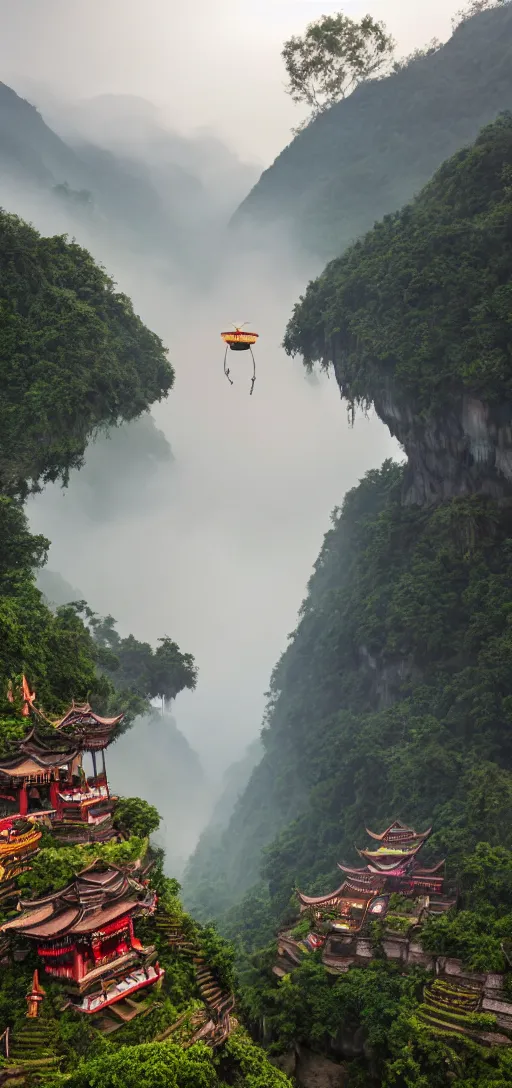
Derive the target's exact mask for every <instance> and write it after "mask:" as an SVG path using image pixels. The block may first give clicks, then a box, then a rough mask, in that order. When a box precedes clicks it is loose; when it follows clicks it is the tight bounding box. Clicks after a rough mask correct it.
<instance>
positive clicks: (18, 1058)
mask: <svg viewBox="0 0 512 1088" xmlns="http://www.w3.org/2000/svg"><path fill="white" fill-rule="evenodd" d="M56 1028H57V1025H56V1022H55V1021H53V1020H45V1019H44V1017H42V1018H40V1017H37V1019H33V1020H29V1019H26V1020H25V1021H24V1022H23V1024H22V1025H21V1026H20V1027H19V1028H18V1029H17V1030H15V1031H14V1032H13V1034H12V1037H11V1044H10V1047H9V1059H8V1061H7V1062H6V1064H5V1066H4V1067H3V1068H2V1069H1V1070H0V1073H1V1074H2V1078H1V1081H0V1083H1V1085H2V1088H10V1085H11V1084H12V1085H13V1086H14V1084H16V1085H19V1086H20V1088H21V1085H24V1084H26V1083H27V1081H28V1078H29V1077H30V1080H31V1081H32V1080H33V1079H34V1077H35V1076H36V1074H40V1075H43V1074H46V1073H50V1072H51V1071H52V1070H57V1069H58V1068H59V1066H60V1063H61V1060H62V1059H61V1056H60V1055H59V1054H57V1053H56V1051H55V1041H56Z"/></svg>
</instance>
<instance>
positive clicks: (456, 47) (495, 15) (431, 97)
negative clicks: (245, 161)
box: [232, 4, 512, 259]
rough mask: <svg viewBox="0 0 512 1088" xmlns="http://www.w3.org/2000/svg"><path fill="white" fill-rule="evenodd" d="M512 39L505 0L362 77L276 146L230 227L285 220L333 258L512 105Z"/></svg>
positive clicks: (511, 14)
mask: <svg viewBox="0 0 512 1088" xmlns="http://www.w3.org/2000/svg"><path fill="white" fill-rule="evenodd" d="M511 47H512V6H511V5H509V4H505V5H504V6H500V7H497V8H495V9H493V10H490V11H483V12H481V13H480V14H478V15H475V16H474V17H473V18H471V19H468V20H466V21H464V22H463V23H462V24H461V25H460V26H459V27H458V28H457V29H456V30H455V32H454V34H453V36H452V38H451V39H450V40H449V41H448V42H447V43H446V44H445V45H444V46H442V47H441V48H440V49H439V50H437V51H436V52H434V53H432V54H431V55H429V56H423V57H421V56H420V57H419V58H416V59H414V60H412V62H411V63H410V64H408V66H407V67H405V68H404V69H403V70H401V71H398V72H396V73H395V74H392V75H390V76H388V77H387V78H385V79H382V80H378V81H374V82H370V83H367V84H363V85H361V86H360V87H358V88H357V90H356V91H355V92H354V93H353V94H351V95H350V96H349V97H348V98H347V99H345V100H344V101H342V102H340V103H338V104H337V105H335V106H333V107H332V108H331V109H329V110H328V111H327V112H326V113H324V114H322V115H321V116H320V117H318V118H317V119H316V120H315V121H313V122H312V123H311V124H310V125H309V126H308V127H307V128H306V129H305V130H304V131H303V132H301V133H299V135H298V136H296V138H295V139H294V140H293V141H292V142H291V143H290V144H289V146H288V147H287V148H285V150H284V151H282V152H281V154H280V155H279V156H278V158H277V159H276V160H275V162H274V163H273V165H272V166H270V167H269V168H268V169H267V170H266V171H265V172H264V173H263V174H262V176H261V178H260V180H259V181H258V183H257V185H256V186H255V187H254V188H253V189H252V191H251V193H250V194H249V195H248V197H247V198H246V200H245V201H244V202H243V203H242V204H241V206H240V208H239V209H238V211H237V213H236V214H235V216H234V218H233V220H232V224H233V228H235V227H240V228H243V226H244V224H254V225H256V226H257V225H259V224H262V225H263V224H272V223H278V222H279V223H283V224H285V225H287V226H288V228H289V230H290V232H291V235H292V236H293V239H294V241H295V242H297V241H300V242H302V244H303V245H304V246H305V248H306V249H308V250H310V251H311V252H312V253H314V254H318V255H319V256H320V257H322V258H324V259H329V258H330V257H335V256H337V255H338V254H339V253H341V252H342V250H343V249H344V248H345V247H346V246H347V245H348V244H349V243H351V242H352V241H353V240H354V239H356V238H357V237H359V236H360V235H361V234H362V233H364V231H366V230H368V229H369V228H370V227H371V226H372V224H373V223H374V222H375V221H376V220H377V219H380V218H381V217H382V216H383V215H385V214H387V213H389V212H394V211H395V210H396V209H397V208H399V207H400V206H401V205H402V204H403V203H404V202H405V201H407V200H410V199H411V198H412V197H413V195H414V194H415V193H416V192H418V191H419V189H420V188H421V187H422V186H423V185H424V184H425V183H426V182H427V180H428V179H429V178H430V177H431V175H432V174H433V173H434V171H435V170H436V169H437V168H438V167H439V166H440V165H441V163H442V162H443V160H444V159H446V158H448V157H449V156H450V155H452V154H453V153H454V152H455V151H457V150H458V149H459V148H460V147H463V146H464V145H465V144H466V143H468V142H470V141H472V140H474V139H475V137H476V135H477V133H478V131H479V129H480V128H481V127H482V126H483V125H485V124H487V123H488V122H490V121H492V120H494V118H495V117H496V115H497V114H498V112H499V111H500V110H504V109H509V108H512V68H511V66H510V50H511Z"/></svg>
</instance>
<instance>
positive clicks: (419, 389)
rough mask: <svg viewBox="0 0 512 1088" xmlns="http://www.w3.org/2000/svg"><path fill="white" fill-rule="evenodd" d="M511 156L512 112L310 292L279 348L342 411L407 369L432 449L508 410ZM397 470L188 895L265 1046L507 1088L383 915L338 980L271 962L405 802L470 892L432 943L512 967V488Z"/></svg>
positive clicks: (441, 950) (370, 479) (354, 502)
mask: <svg viewBox="0 0 512 1088" xmlns="http://www.w3.org/2000/svg"><path fill="white" fill-rule="evenodd" d="M511 171H512V116H510V115H503V116H501V117H500V118H499V119H498V120H497V121H496V122H495V123H493V124H492V125H491V126H489V127H488V128H486V129H484V130H483V132H482V134H481V135H480V137H479V138H478V139H477V141H476V144H475V146H474V147H472V148H470V149H468V150H466V151H463V152H459V153H458V154H457V155H456V156H455V158H454V159H452V160H451V161H450V162H448V163H447V164H446V165H445V166H444V167H442V168H441V170H440V171H439V172H438V174H437V175H436V176H435V178H434V179H433V181H432V182H431V183H430V185H429V186H427V188H426V189H425V190H424V192H423V193H422V194H421V195H420V196H419V197H418V198H417V199H416V200H415V202H414V203H413V204H412V205H411V206H410V207H408V208H406V209H404V211H403V212H401V213H399V214H397V215H393V216H389V217H387V218H386V219H385V221H384V222H383V223H382V224H379V225H378V226H377V227H375V229H374V230H373V231H372V232H371V233H370V234H369V235H368V236H367V237H366V238H365V239H364V240H363V241H362V242H360V243H357V244H356V245H355V246H353V247H352V249H351V250H349V251H348V253H347V254H345V256H344V257H341V258H340V259H339V260H337V261H335V262H332V264H331V265H330V266H328V268H327V270H326V272H325V274H324V275H323V276H321V277H320V279H319V280H318V281H316V282H315V283H314V284H311V285H310V287H309V288H308V292H307V294H306V297H305V299H303V300H301V302H300V303H299V305H298V306H297V308H296V311H295V314H294V316H293V318H292V321H291V323H290V326H289V328H288V333H287V339H286V347H287V349H288V350H289V352H290V353H292V354H293V353H298V354H301V355H302V356H303V358H304V361H305V363H306V365H309V364H311V363H312V362H313V361H317V360H319V361H321V362H323V363H324V364H327V365H329V363H330V362H332V361H334V364H335V369H336V377H337V379H338V382H339V384H340V385H341V387H342V392H343V393H344V394H345V396H346V397H347V398H348V399H349V401H350V402H351V404H352V406H354V405H355V404H357V403H361V404H362V405H363V407H366V406H367V405H368V404H370V403H372V402H373V400H374V399H377V398H378V397H379V395H380V396H383V395H384V394H385V392H386V390H388V391H389V389H390V383H392V382H393V383H394V385H393V397H394V395H395V387H396V388H397V389H398V390H399V392H398V393H397V397H398V398H399V405H400V410H401V411H402V412H403V416H402V418H404V417H406V418H410V419H412V420H413V421H416V420H418V419H420V417H421V413H424V415H425V416H426V415H427V413H428V412H430V413H431V417H432V418H435V419H436V420H437V424H438V427H439V432H440V434H441V439H440V441H442V419H443V418H444V416H443V413H446V414H448V413H449V411H450V407H451V406H452V405H453V403H455V402H456V401H457V399H458V398H459V399H460V397H461V396H462V394H463V393H464V392H468V393H469V394H470V395H471V394H475V395H479V396H480V397H481V398H482V399H483V400H484V402H485V403H486V404H491V405H493V406H494V410H495V411H496V412H498V414H499V418H500V419H503V420H505V419H508V418H509V413H510V393H511V389H510V362H511V359H510V338H511V336H510V334H511V327H510V312H511V307H510V302H511V299H512V296H511V294H510V279H511V273H512V268H511V266H510V239H511V237H512V235H511V222H512V220H511V211H512V205H511V203H510V194H511V191H512V190H511V187H510V179H511V177H512V173H511ZM407 413H409V416H408V417H407ZM406 471H407V467H406V466H405V465H400V464H396V463H394V462H392V461H386V462H385V463H384V464H383V465H382V467H381V468H380V469H379V470H373V471H371V472H369V473H367V474H366V476H365V477H364V478H363V479H362V480H361V482H360V483H359V485H358V486H357V487H355V488H353V489H352V490H351V491H350V492H349V493H348V494H347V495H346V496H345V499H344V501H343V504H342V506H341V508H340V509H336V510H335V511H334V513H333V516H332V527H331V529H330V530H329V532H328V533H327V534H326V537H325V539H324V543H323V546H322V549H321V552H320V555H319V558H318V560H317V562H316V564H315V568H314V572H313V575H312V577H311V579H310V582H309V585H308V592H307V596H306V599H305V600H304V602H303V604H302V607H301V610H300V615H299V622H298V625H297V628H296V631H295V632H294V633H293V634H292V635H291V636H290V638H289V645H288V647H287V649H286V650H285V652H284V654H283V655H282V657H281V659H280V661H279V662H278V664H277V665H276V668H275V669H274V672H273V675H272V678H271V684H270V692H269V700H268V706H267V712H266V718H265V721H264V726H263V730H262V743H263V747H264V755H263V759H262V761H261V763H260V764H259V765H258V767H256V769H255V770H254V772H253V774H252V776H251V779H250V781H249V783H248V786H247V789H246V790H245V793H244V794H243V795H242V796H241V797H240V799H239V800H238V802H237V804H236V806H235V809H234V812H233V816H232V819H231V821H230V823H229V825H228V827H227V828H226V829H225V830H224V831H223V833H222V834H221V835H217V837H216V839H215V842H214V848H213V849H212V850H211V852H210V854H209V855H208V854H207V852H206V851H205V849H204V847H203V846H202V845H201V844H200V846H199V848H198V850H197V851H196V854H195V856H194V857H193V859H192V860H191V863H190V865H189V868H188V871H187V876H186V885H185V893H186V902H187V904H188V905H189V906H190V908H191V909H193V910H194V912H195V913H196V914H197V915H198V916H199V917H201V918H202V919H207V918H208V917H216V918H217V919H219V924H220V926H221V929H222V932H223V933H224V934H225V935H227V936H229V937H231V938H232V939H233V940H234V941H235V942H236V944H237V949H238V962H239V978H240V988H241V1007H242V1008H243V1010H244V1015H245V1017H246V1021H247V1023H248V1024H249V1025H250V1026H251V1028H252V1030H253V1032H254V1033H256V1035H257V1036H258V1035H259V1037H261V1038H265V1040H266V1042H267V1043H270V1045H271V1047H272V1049H273V1050H274V1052H275V1053H279V1054H281V1053H283V1052H284V1051H286V1050H287V1049H289V1048H290V1047H292V1046H296V1045H297V1044H302V1045H304V1046H306V1047H308V1048H310V1049H311V1050H313V1051H318V1052H320V1053H322V1054H323V1055H325V1056H330V1057H332V1058H334V1059H335V1060H338V1061H340V1060H341V1058H342V1057H343V1056H344V1055H345V1056H346V1050H345V1049H344V1042H345V1043H346V1037H347V1033H348V1037H349V1040H351V1042H350V1046H352V1055H353V1057H352V1060H350V1061H349V1062H348V1063H347V1065H348V1068H347V1076H348V1083H349V1085H351V1086H352V1085H353V1086H357V1088H362V1086H363V1085H364V1086H365V1088H366V1086H368V1085H370V1084H372V1085H373V1084H375V1085H379V1088H382V1086H383V1088H391V1086H393V1088H432V1086H433V1088H448V1085H456V1086H459V1088H476V1086H477V1085H478V1086H485V1088H491V1086H492V1088H505V1085H506V1084H509V1083H510V1079H511V1076H512V1066H511V1058H510V1050H508V1049H507V1048H504V1049H496V1050H492V1051H491V1050H486V1049H485V1048H483V1047H481V1046H479V1045H477V1044H476V1043H475V1042H474V1041H473V1040H471V1039H469V1038H461V1036H460V1035H457V1032H456V1030H455V1027H454V1031H453V1033H450V1032H448V1033H447V1034H443V1033H442V1032H437V1033H432V1031H431V1030H429V1029H427V1028H426V1027H425V1023H424V1021H423V1020H422V1019H421V1016H420V1015H419V1006H420V1004H421V1002H422V1000H423V986H424V982H425V978H426V976H425V975H424V974H423V973H422V972H421V971H419V970H418V969H415V970H414V971H411V972H407V973H403V971H402V972H401V971H400V970H398V969H397V968H396V967H395V966H393V965H391V964H388V963H387V962H385V960H384V959H383V956H382V952H381V951H380V952H379V949H380V944H379V941H380V939H381V936H382V934H381V932H380V931H379V932H380V936H379V932H377V931H373V932H372V940H373V942H374V953H375V956H376V962H375V963H374V964H373V966H372V967H371V968H370V969H364V970H359V969H355V970H352V971H350V972H349V973H348V975H347V976H345V977H341V978H336V976H334V977H333V976H329V975H328V974H327V973H326V971H325V969H324V968H323V966H322V964H321V962H320V955H319V954H318V953H316V954H311V955H309V956H307V958H306V960H305V961H304V962H303V963H302V965H301V967H299V968H298V969H297V970H294V971H293V972H292V973H291V974H290V975H288V976H285V977H284V978H283V979H280V980H278V979H277V978H276V976H275V975H274V974H273V973H272V970H271V969H272V965H273V963H275V957H276V945H275V941H274V936H275V932H276V930H277V928H278V927H279V926H281V925H283V924H284V923H287V924H293V922H294V920H295V921H296V919H297V901H296V898H295V890H296V888H297V887H299V888H300V889H301V890H302V891H304V892H307V893H310V894H322V893H327V892H329V891H334V890H335V888H337V887H338V886H339V885H340V883H341V879H342V878H341V874H340V872H339V870H338V869H337V865H336V863H337V862H338V861H344V862H346V863H347V864H349V865H354V866H357V865H361V860H360V858H359V857H358V855H357V853H356V850H355V847H356V846H359V847H362V846H365V845H366V844H367V840H366V834H365V830H364V829H365V827H369V828H371V829H373V830H374V831H382V830H383V829H384V828H385V827H386V826H388V825H389V824H390V823H391V822H392V821H393V820H394V819H396V818H401V819H403V820H405V821H406V822H407V823H408V824H409V825H410V826H414V827H416V828H417V829H418V830H421V831H422V830H425V829H426V828H427V827H430V826H431V825H433V827H434V833H433V835H432V836H431V838H430V839H429V840H428V843H427V844H426V846H425V848H424V851H423V857H424V861H425V864H426V865H428V864H433V863H434V862H436V861H438V860H439V859H441V858H443V857H444V858H446V861H447V883H448V887H449V886H450V885H451V886H453V887H454V888H455V887H457V888H458V893H459V898H458V905H457V910H451V911H449V912H448V913H446V914H444V915H442V916H440V917H437V918H435V917H432V918H430V919H429V920H428V922H427V923H426V924H425V925H424V926H423V928H422V931H421V935H420V940H421V941H422V943H423V948H424V950H425V951H427V952H431V953H434V954H437V955H444V954H447V955H451V956H455V957H458V958H459V959H460V960H461V961H462V963H463V964H464V965H465V967H466V968H467V969H468V970H472V971H479V972H486V971H496V972H506V971H509V959H510V956H509V951H507V950H509V949H510V947H511V946H510V941H511V938H512V746H511V740H510V738H511V735H512V733H511V726H512V667H511V662H512V654H511V650H512V499H509V498H504V499H500V500H499V501H497V500H495V499H493V498H491V497H490V496H489V495H486V494H478V493H476V494H473V495H471V496H460V497H456V498H453V499H451V500H449V501H445V502H443V503H439V504H437V505H432V506H428V507H421V506H419V505H415V506H411V505H408V506H405V505H404V504H403V501H402V500H403V480H404V474H405V472H406ZM205 841H206V840H205ZM377 929H378V927H377ZM262 950H263V951H262ZM508 988H509V992H512V986H510V984H508ZM475 1016H476V1019H475V1020H474V1022H473V1021H472V1023H473V1026H474V1028H475V1029H476V1028H479V1029H480V1030H482V1031H484V1030H488V1029H489V1028H490V1027H491V1025H492V1024H493V1018H492V1017H489V1015H488V1014H486V1015H485V1016H482V1014H475ZM351 1032H352V1035H351ZM358 1033H359V1035H358ZM356 1036H357V1037H358V1039H359V1042H358V1045H357V1046H356V1045H355V1043H354V1039H355V1038H356Z"/></svg>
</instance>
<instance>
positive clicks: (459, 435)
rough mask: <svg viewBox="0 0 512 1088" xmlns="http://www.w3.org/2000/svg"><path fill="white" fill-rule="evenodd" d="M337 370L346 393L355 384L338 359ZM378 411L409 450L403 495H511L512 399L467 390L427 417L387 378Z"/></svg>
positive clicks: (429, 499)
mask: <svg viewBox="0 0 512 1088" xmlns="http://www.w3.org/2000/svg"><path fill="white" fill-rule="evenodd" d="M334 372H335V375H336V379H337V382H338V385H339V387H340V392H341V394H342V397H343V398H347V399H349V400H350V387H349V386H348V385H347V381H346V378H345V375H344V374H343V371H342V367H341V365H340V363H339V362H336V361H335V363H334ZM373 403H374V407H375V411H376V412H377V415H378V416H379V418H380V419H381V420H382V422H383V423H385V424H386V426H387V427H388V428H389V431H390V432H391V434H392V435H393V438H396V439H397V441H398V442H399V443H400V445H401V446H402V447H403V450H404V452H405V453H406V454H407V467H406V473H405V481H404V496H403V501H404V504H405V505H406V506H408V505H418V506H428V505H430V504H432V503H436V502H444V501H446V500H448V499H453V498H457V497H458V496H461V495H475V494H481V495H489V496H491V497H492V498H494V499H502V498H506V497H509V496H511V495H512V404H507V403H494V404H492V405H491V404H486V403H485V402H484V401H483V400H480V399H478V398H476V397H471V396H469V395H467V394H461V395H459V396H453V397H452V398H451V400H450V401H449V402H448V403H449V408H448V409H446V408H445V409H444V410H443V411H442V412H441V413H439V414H438V415H434V414H432V415H430V416H429V417H427V418H425V416H424V414H422V413H421V412H420V411H419V410H418V409H417V408H416V407H415V405H414V404H409V403H408V402H407V401H406V399H405V398H404V396H403V394H401V393H400V391H399V390H398V389H396V388H395V387H394V383H393V381H392V380H391V379H390V378H388V380H387V381H386V383H385V388H384V389H383V390H381V391H380V392H379V393H376V394H375V397H374V400H373Z"/></svg>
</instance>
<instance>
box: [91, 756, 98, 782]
mask: <svg viewBox="0 0 512 1088" xmlns="http://www.w3.org/2000/svg"><path fill="white" fill-rule="evenodd" d="M91 756H92V769H93V774H94V781H95V782H96V779H97V777H98V771H97V768H96V752H94V751H91Z"/></svg>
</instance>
